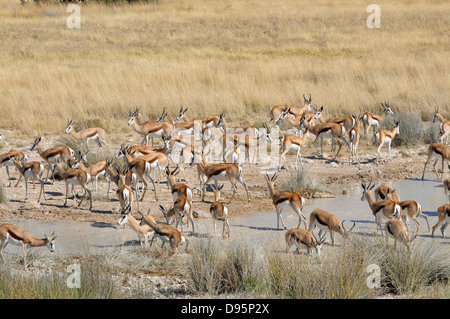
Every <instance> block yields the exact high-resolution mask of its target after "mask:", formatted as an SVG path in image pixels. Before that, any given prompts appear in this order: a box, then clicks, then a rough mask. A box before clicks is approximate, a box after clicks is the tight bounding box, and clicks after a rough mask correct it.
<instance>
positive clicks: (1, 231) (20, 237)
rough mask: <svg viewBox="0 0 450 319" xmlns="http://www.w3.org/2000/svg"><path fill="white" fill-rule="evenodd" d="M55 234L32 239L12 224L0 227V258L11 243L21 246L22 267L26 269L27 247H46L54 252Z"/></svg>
mask: <svg viewBox="0 0 450 319" xmlns="http://www.w3.org/2000/svg"><path fill="white" fill-rule="evenodd" d="M56 237H57V236H55V232H53V233H52V235H51V236H47V235H45V234H44V238H42V239H41V238H37V237H34V236H33V235H32V234H31V233H30V232H29V231H27V230H24V229H22V228H20V227H18V226H16V225H13V224H2V225H0V241H1V246H0V258H1V259H2V261H3V260H4V258H3V249H5V248H6V246H7V245H8V244H9V243H11V244H13V245H19V246H20V245H21V246H22V248H23V266H24V268H25V269H27V247H43V246H47V247H48V249H49V250H50V251H51V252H54V251H55V239H56Z"/></svg>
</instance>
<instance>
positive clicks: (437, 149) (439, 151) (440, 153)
mask: <svg viewBox="0 0 450 319" xmlns="http://www.w3.org/2000/svg"><path fill="white" fill-rule="evenodd" d="M433 151H434V152H435V153H437V154H439V155H441V156H442V152H441V148H440V147H435V148H434V149H433Z"/></svg>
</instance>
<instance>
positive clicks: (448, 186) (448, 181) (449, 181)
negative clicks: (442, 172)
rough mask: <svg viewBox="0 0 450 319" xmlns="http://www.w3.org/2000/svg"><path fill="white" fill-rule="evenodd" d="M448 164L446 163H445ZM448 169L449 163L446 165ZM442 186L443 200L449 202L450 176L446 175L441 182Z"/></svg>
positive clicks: (449, 167)
mask: <svg viewBox="0 0 450 319" xmlns="http://www.w3.org/2000/svg"><path fill="white" fill-rule="evenodd" d="M447 165H448V164H447ZM448 169H450V165H448ZM442 186H443V187H444V192H445V202H446V203H447V204H450V200H449V197H450V177H447V178H446V179H445V180H444V182H443V183H442Z"/></svg>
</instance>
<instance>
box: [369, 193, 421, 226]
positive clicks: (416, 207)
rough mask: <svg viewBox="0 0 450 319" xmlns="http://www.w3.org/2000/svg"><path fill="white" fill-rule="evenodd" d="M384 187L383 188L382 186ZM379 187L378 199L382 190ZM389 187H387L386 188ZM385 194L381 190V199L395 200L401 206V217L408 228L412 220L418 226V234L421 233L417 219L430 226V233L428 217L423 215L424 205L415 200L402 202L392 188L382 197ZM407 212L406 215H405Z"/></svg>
mask: <svg viewBox="0 0 450 319" xmlns="http://www.w3.org/2000/svg"><path fill="white" fill-rule="evenodd" d="M380 187H383V186H380ZM380 187H378V188H377V189H376V190H375V196H376V197H377V195H378V194H377V190H378V189H379V188H380ZM384 187H387V186H384ZM383 192H385V191H384V190H380V195H379V196H380V197H381V198H387V199H390V200H393V201H394V202H396V203H397V204H398V205H400V208H401V217H402V220H403V221H404V222H405V225H406V228H408V229H409V220H410V219H412V221H413V222H414V223H415V224H416V233H418V232H419V227H420V223H419V221H418V220H417V217H420V218H423V219H425V221H426V222H427V226H428V232H429V231H430V223H429V222H428V217H427V216H426V215H424V214H423V213H422V205H420V204H419V203H418V202H416V201H415V200H403V201H401V200H400V197H399V196H398V194H397V192H396V191H395V190H392V189H391V188H388V191H387V192H386V193H385V194H386V195H382V194H381V193H383ZM404 211H406V214H405V213H403V212H404Z"/></svg>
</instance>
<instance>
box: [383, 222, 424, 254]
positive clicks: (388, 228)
mask: <svg viewBox="0 0 450 319" xmlns="http://www.w3.org/2000/svg"><path fill="white" fill-rule="evenodd" d="M385 232H386V233H385V238H386V245H389V237H390V236H391V237H393V238H394V248H395V249H397V241H400V242H402V243H403V244H404V245H405V246H406V247H407V248H408V251H411V246H412V245H413V243H414V241H415V239H416V238H417V233H416V234H415V235H411V236H408V229H407V228H406V226H405V225H404V224H403V222H402V221H401V220H398V219H397V218H392V219H389V220H388V221H387V222H386V225H385Z"/></svg>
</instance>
